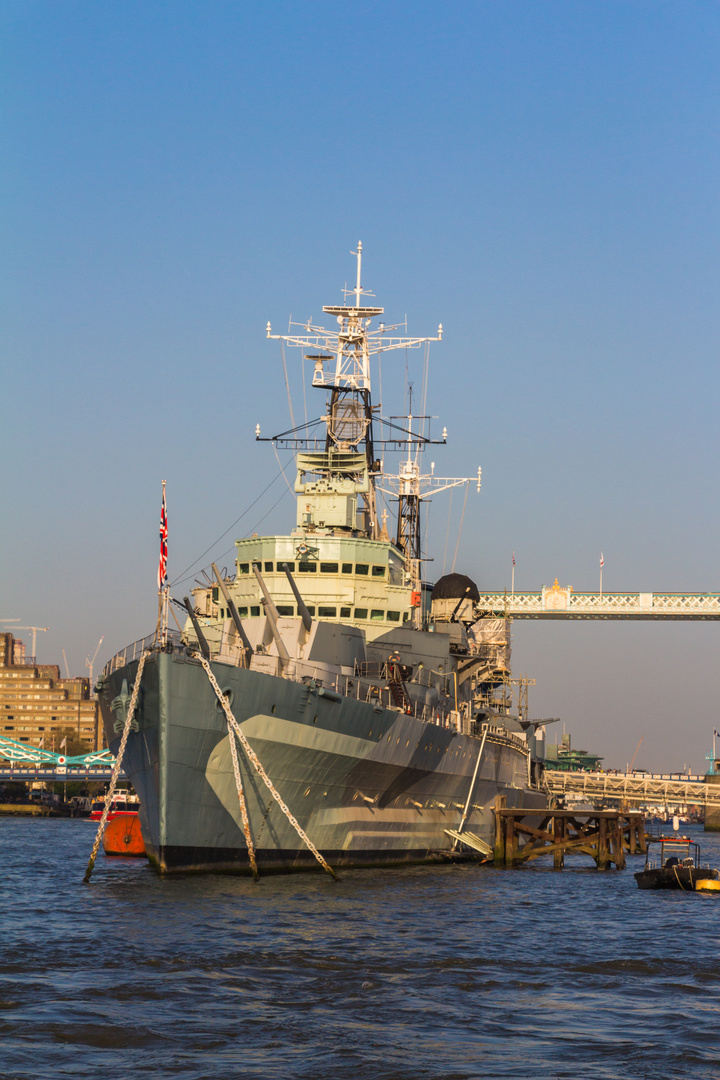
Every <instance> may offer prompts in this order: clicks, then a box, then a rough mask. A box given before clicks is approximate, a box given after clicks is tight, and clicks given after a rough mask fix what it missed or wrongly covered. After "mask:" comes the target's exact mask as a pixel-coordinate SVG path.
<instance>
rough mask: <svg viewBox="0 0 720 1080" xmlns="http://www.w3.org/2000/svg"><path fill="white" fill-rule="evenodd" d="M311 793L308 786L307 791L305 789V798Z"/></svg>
mask: <svg viewBox="0 0 720 1080" xmlns="http://www.w3.org/2000/svg"><path fill="white" fill-rule="evenodd" d="M309 794H310V788H307V789H306V791H305V798H306V799H307V797H308V795H309Z"/></svg>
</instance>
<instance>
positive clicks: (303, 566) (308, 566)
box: [298, 562, 317, 574]
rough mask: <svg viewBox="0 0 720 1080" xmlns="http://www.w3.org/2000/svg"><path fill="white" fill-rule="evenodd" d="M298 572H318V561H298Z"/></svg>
mask: <svg viewBox="0 0 720 1080" xmlns="http://www.w3.org/2000/svg"><path fill="white" fill-rule="evenodd" d="M298 572H299V573H300V574H316V573H317V563H316V562H301V563H298Z"/></svg>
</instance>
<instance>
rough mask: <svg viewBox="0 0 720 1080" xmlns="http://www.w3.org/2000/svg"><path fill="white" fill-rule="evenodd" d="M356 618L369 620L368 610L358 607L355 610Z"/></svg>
mask: <svg viewBox="0 0 720 1080" xmlns="http://www.w3.org/2000/svg"><path fill="white" fill-rule="evenodd" d="M355 618H356V619H367V608H366V607H356V608H355Z"/></svg>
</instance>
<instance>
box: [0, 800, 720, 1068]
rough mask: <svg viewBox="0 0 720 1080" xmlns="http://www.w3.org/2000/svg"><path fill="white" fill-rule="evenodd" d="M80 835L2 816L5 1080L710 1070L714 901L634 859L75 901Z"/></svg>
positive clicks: (709, 856)
mask: <svg viewBox="0 0 720 1080" xmlns="http://www.w3.org/2000/svg"><path fill="white" fill-rule="evenodd" d="M94 834H95V826H94V825H92V824H90V823H89V822H86V821H82V820H47V819H45V820H39V821H33V820H23V819H20V818H2V819H0V851H1V852H2V864H1V873H0V912H1V913H2V915H1V919H2V923H1V927H2V929H1V936H0V1077H2V1080H45V1078H48V1080H50V1078H52V1080H57V1078H58V1077H66V1076H67V1077H93V1078H97V1077H108V1078H110V1080H127V1078H130V1077H132V1078H133V1080H134V1078H135V1077H140V1076H141V1075H143V1074H147V1075H151V1076H152V1077H153V1078H154V1080H155V1078H164V1077H173V1078H178V1080H201V1078H202V1080H206V1078H207V1080H210V1078H212V1080H225V1078H235V1077H238V1078H239V1077H243V1078H245V1077H252V1078H256V1077H257V1078H263V1080H265V1078H276V1077H277V1078H283V1080H286V1078H289V1077H290V1078H294V1077H298V1078H303V1080H304V1078H308V1080H317V1078H325V1077H328V1078H330V1077H332V1078H336V1080H344V1078H345V1077H348V1078H350V1077H352V1078H359V1077H362V1078H366V1077H368V1078H372V1080H425V1078H428V1080H429V1078H433V1080H439V1078H442V1080H469V1078H476V1077H478V1078H479V1077H484V1078H485V1077H491V1078H494V1077H522V1078H534V1077H553V1078H559V1077H572V1078H576V1077H584V1078H589V1080H627V1078H638V1080H639V1078H643V1080H646V1078H647V1080H650V1078H652V1080H657V1078H666V1077H667V1078H680V1077H682V1078H685V1077H688V1078H690V1077H692V1078H694V1080H706V1078H707V1080H709V1078H718V1077H720V965H719V963H718V926H719V925H720V895H719V894H715V895H713V894H705V895H703V894H702V893H686V894H683V893H675V892H668V893H651V892H641V891H640V890H639V889H638V888H637V886H636V884H635V881H634V878H633V877H632V870H634V869H639V868H640V865H641V863H642V859H638V858H633V859H630V860H629V867H628V869H627V870H626V871H624V872H621V873H618V872H608V873H597V872H596V871H595V869H594V868H584V864H583V862H582V861H578V862H576V864H575V866H574V867H573V868H572V869H566V870H564V871H562V872H556V871H553V870H552V869H551V867H549V866H543V865H540V864H539V863H536V864H534V865H532V866H526V867H524V868H522V869H519V870H499V869H498V870H496V869H494V868H492V867H489V868H486V867H477V866H472V865H464V866H451V867H443V868H432V869H429V868H409V869H397V870H394V869H391V870H358V871H346V872H345V873H344V874H343V875H342V880H341V881H340V883H339V884H333V882H332V881H331V880H330V879H329V878H328V877H327V876H326V875H325V874H323V873H322V872H320V873H314V874H302V875H297V876H293V877H265V878H262V879H261V881H260V882H259V883H258V884H254V883H253V882H252V881H250V880H247V879H244V878H233V877H225V876H219V875H212V876H205V877H182V878H175V879H161V878H159V877H158V876H156V874H155V873H154V872H153V871H152V870H150V868H149V867H148V865H147V863H146V862H145V861H144V860H132V859H108V858H105V857H104V856H103V855H102V853H101V854H100V855H99V857H98V860H97V863H96V867H95V871H94V874H93V877H92V881H91V884H90V885H89V886H86V885H83V884H81V881H82V877H83V873H84V871H85V866H86V863H87V859H88V856H89V852H90V848H91V846H92V841H93V837H94ZM697 839H698V840H699V841H700V843H701V854H702V856H703V861H706V860H707V861H709V862H710V863H711V865H713V866H717V865H720V838H719V837H716V836H713V835H704V834H703V833H702V832H701V831H699V832H698V836H697ZM590 866H591V864H590Z"/></svg>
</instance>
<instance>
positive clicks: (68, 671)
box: [62, 649, 71, 679]
mask: <svg viewBox="0 0 720 1080" xmlns="http://www.w3.org/2000/svg"><path fill="white" fill-rule="evenodd" d="M62 654H63V663H64V664H65V674H66V675H67V677H68V679H69V678H71V675H70V666H69V664H68V662H67V656H66V655H65V650H64V649H63V651H62Z"/></svg>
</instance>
